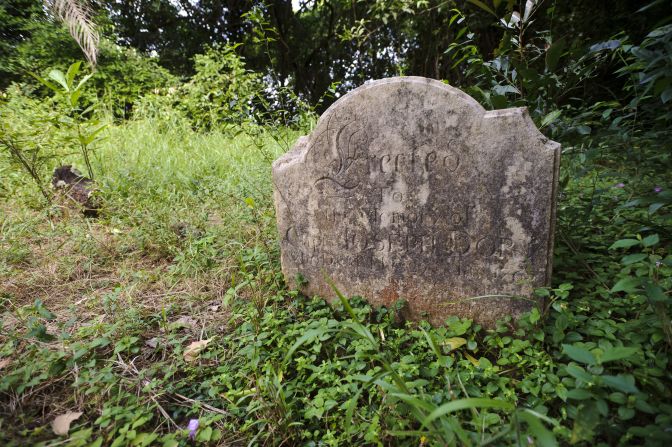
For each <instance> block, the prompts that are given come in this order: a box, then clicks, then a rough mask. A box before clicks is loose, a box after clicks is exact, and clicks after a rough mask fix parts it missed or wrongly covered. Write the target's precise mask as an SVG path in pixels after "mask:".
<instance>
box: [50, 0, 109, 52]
mask: <svg viewBox="0 0 672 447" xmlns="http://www.w3.org/2000/svg"><path fill="white" fill-rule="evenodd" d="M44 3H45V5H46V7H47V9H48V10H49V11H51V13H52V14H53V15H54V16H56V17H57V18H58V19H60V20H61V21H62V22H63V23H64V24H65V26H66V27H67V28H68V31H70V35H72V37H73V38H74V39H75V41H77V44H79V46H80V48H81V49H82V51H83V52H84V56H86V59H87V60H88V61H89V62H90V63H91V64H92V65H96V55H97V54H98V42H99V36H98V32H97V31H96V26H95V24H94V23H93V20H92V19H91V17H92V11H91V8H90V7H89V5H88V4H87V3H86V0H44Z"/></svg>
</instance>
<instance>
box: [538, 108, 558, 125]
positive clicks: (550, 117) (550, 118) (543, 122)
mask: <svg viewBox="0 0 672 447" xmlns="http://www.w3.org/2000/svg"><path fill="white" fill-rule="evenodd" d="M560 115H562V110H554V111H552V112H551V113H549V114H548V115H546V116H545V117H544V119H542V120H541V125H540V126H539V127H541V128H542V129H543V128H544V127H546V126H548V125H549V124H551V123H552V122H553V121H555V120H557V119H558V118H559V117H560Z"/></svg>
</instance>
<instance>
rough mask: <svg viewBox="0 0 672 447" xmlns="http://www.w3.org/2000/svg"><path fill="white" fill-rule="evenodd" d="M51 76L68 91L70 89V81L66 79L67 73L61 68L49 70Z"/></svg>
mask: <svg viewBox="0 0 672 447" xmlns="http://www.w3.org/2000/svg"><path fill="white" fill-rule="evenodd" d="M49 78H50V79H52V80H54V81H56V82H58V83H59V84H60V85H61V86H62V87H63V89H64V90H65V91H66V92H69V91H70V88H69V87H68V81H66V79H65V75H64V74H63V72H62V71H61V70H51V71H50V72H49Z"/></svg>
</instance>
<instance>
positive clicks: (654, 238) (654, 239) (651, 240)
mask: <svg viewBox="0 0 672 447" xmlns="http://www.w3.org/2000/svg"><path fill="white" fill-rule="evenodd" d="M658 242H660V237H658V235H657V234H652V235H650V236H646V237H645V238H644V239H642V245H643V246H645V247H650V246H652V245H656V244H657V243H658Z"/></svg>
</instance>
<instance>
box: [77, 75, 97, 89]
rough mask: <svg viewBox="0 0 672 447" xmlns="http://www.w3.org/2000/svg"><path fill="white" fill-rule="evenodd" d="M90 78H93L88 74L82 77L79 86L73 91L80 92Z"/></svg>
mask: <svg viewBox="0 0 672 447" xmlns="http://www.w3.org/2000/svg"><path fill="white" fill-rule="evenodd" d="M91 76H93V74H88V75H86V76H84V77H83V78H82V79H81V80H80V81H79V84H77V87H76V88H75V90H80V89H81V88H82V86H83V85H84V84H86V81H88V80H89V79H90V78H91Z"/></svg>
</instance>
